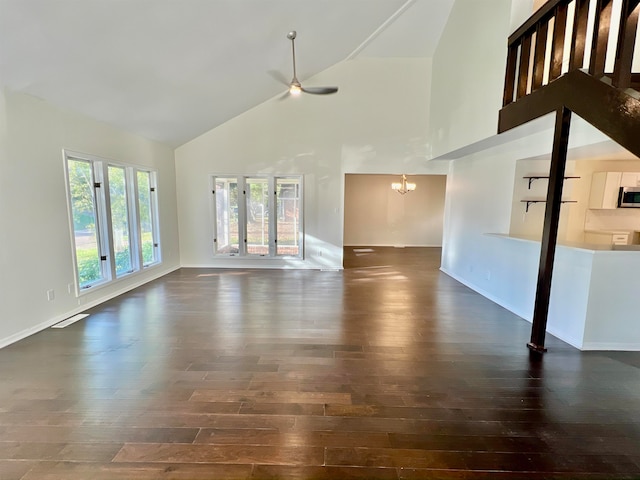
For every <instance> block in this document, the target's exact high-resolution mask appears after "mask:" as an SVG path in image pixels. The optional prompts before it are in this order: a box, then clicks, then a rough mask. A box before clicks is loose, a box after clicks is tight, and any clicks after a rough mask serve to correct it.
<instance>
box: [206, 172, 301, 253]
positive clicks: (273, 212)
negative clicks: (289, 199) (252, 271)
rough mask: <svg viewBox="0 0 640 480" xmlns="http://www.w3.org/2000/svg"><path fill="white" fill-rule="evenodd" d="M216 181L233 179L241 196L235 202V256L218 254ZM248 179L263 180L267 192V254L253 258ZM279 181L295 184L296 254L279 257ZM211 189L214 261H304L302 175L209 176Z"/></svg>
mask: <svg viewBox="0 0 640 480" xmlns="http://www.w3.org/2000/svg"><path fill="white" fill-rule="evenodd" d="M217 179H235V180H236V182H237V185H238V197H240V195H242V200H241V199H240V198H238V252H237V253H235V252H229V253H226V252H222V253H221V252H219V251H218V231H217V230H218V218H217V215H218V214H217V197H216V182H217ZM249 179H266V180H267V183H268V189H269V201H270V202H269V254H268V255H264V254H252V253H248V252H247V242H246V240H247V197H246V191H247V188H246V187H247V180H249ZM280 179H284V180H286V179H291V180H296V181H297V182H298V188H299V194H298V211H299V213H298V215H299V227H298V230H299V231H298V246H299V249H298V254H297V255H278V253H277V252H278V248H277V238H278V228H277V225H278V222H277V212H278V196H277V190H276V187H277V182H278V180H280ZM209 187H210V192H211V195H210V212H211V230H210V231H211V234H212V236H211V239H212V242H213V244H212V253H213V256H214V257H215V258H244V259H252V260H253V259H260V260H274V259H299V260H302V259H304V175H299V174H294V175H286V174H275V175H265V174H255V175H236V174H212V175H211V176H210V180H209Z"/></svg>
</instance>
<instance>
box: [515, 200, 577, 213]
mask: <svg viewBox="0 0 640 480" xmlns="http://www.w3.org/2000/svg"><path fill="white" fill-rule="evenodd" d="M520 202H522V203H526V204H527V206H526V207H525V210H524V212H525V213H528V212H529V207H530V206H531V205H533V204H534V203H547V201H546V200H520ZM560 203H578V201H577V200H560Z"/></svg>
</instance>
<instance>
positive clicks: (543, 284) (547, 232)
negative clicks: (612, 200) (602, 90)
mask: <svg viewBox="0 0 640 480" xmlns="http://www.w3.org/2000/svg"><path fill="white" fill-rule="evenodd" d="M570 126H571V111H570V110H569V109H567V108H565V107H562V108H560V109H559V110H557V111H556V122H555V131H554V136H553V151H552V152H551V167H550V171H549V186H548V190H547V207H546V209H545V213H544V228H543V230H542V244H541V248H540V267H539V269H538V288H537V290H536V300H535V305H534V309H533V325H532V327H531V341H530V342H529V343H528V344H527V347H529V348H530V349H531V350H533V351H536V352H545V351H546V348H545V347H544V337H545V334H546V331H547V316H548V313H549V297H550V296H551V276H552V274H553V260H554V258H555V253H556V241H557V237H558V224H559V221H560V205H561V200H562V185H563V183H564V171H565V166H566V164H567V149H568V144H569V128H570Z"/></svg>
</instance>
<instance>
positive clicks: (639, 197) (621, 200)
mask: <svg viewBox="0 0 640 480" xmlns="http://www.w3.org/2000/svg"><path fill="white" fill-rule="evenodd" d="M618 207H620V208H640V187H620V193H619V194H618Z"/></svg>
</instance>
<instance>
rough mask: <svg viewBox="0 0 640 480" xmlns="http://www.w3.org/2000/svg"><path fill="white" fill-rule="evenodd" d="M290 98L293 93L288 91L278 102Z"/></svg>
mask: <svg viewBox="0 0 640 480" xmlns="http://www.w3.org/2000/svg"><path fill="white" fill-rule="evenodd" d="M290 96H291V93H290V92H289V90H287V91H286V92H284V93H283V94H282V95H280V96H279V97H278V101H282V100H286V99H287V98H289V97H290Z"/></svg>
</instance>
